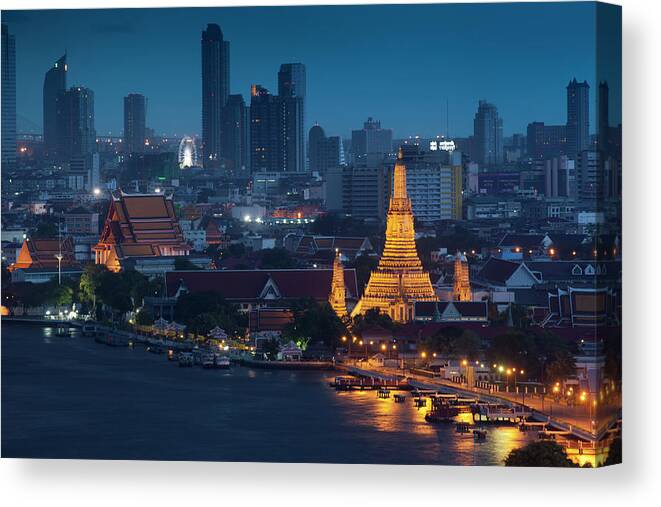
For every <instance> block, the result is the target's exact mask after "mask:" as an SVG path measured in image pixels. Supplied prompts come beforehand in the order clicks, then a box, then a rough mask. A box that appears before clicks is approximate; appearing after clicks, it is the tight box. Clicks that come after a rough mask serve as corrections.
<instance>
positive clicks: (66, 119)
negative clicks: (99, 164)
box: [58, 86, 96, 162]
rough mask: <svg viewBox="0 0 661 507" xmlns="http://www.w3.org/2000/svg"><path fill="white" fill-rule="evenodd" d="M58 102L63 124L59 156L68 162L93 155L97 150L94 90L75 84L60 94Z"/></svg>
mask: <svg viewBox="0 0 661 507" xmlns="http://www.w3.org/2000/svg"><path fill="white" fill-rule="evenodd" d="M58 104H59V105H58V107H59V109H60V111H59V113H58V114H59V115H60V118H61V125H62V127H61V128H62V144H61V145H60V146H59V147H58V152H59V156H60V157H61V159H62V160H64V161H67V162H68V161H70V160H72V159H75V158H80V157H88V156H91V155H92V153H94V152H95V151H96V130H95V129H94V92H93V91H92V90H90V89H89V88H83V87H82V86H74V87H73V88H70V89H69V90H67V91H66V92H64V93H63V94H60V98H59V99H58Z"/></svg>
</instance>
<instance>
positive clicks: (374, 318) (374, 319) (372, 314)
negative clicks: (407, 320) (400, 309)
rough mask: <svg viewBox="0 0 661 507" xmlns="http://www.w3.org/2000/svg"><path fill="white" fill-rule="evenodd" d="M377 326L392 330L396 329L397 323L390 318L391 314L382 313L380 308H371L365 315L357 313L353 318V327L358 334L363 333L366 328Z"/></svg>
mask: <svg viewBox="0 0 661 507" xmlns="http://www.w3.org/2000/svg"><path fill="white" fill-rule="evenodd" d="M375 326H377V327H382V328H384V329H388V330H390V331H392V330H394V329H395V323H394V322H393V321H392V319H391V318H390V315H387V314H385V313H381V312H380V311H379V309H378V308H371V309H370V310H367V311H366V312H365V314H364V315H356V317H354V319H353V329H354V331H355V332H356V333H358V334H360V333H362V331H364V330H365V329H368V328H370V327H375Z"/></svg>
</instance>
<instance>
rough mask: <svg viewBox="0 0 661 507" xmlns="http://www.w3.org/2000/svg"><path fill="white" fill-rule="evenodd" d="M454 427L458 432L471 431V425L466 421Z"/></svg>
mask: <svg viewBox="0 0 661 507" xmlns="http://www.w3.org/2000/svg"><path fill="white" fill-rule="evenodd" d="M454 429H455V431H456V432H457V433H462V434H465V433H470V432H471V429H470V425H469V424H468V423H465V422H458V423H456V424H455V426H454Z"/></svg>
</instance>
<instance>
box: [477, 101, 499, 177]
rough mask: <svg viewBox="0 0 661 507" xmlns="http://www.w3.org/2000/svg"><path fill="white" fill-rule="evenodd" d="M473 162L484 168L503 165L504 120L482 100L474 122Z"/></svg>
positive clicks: (492, 106)
mask: <svg viewBox="0 0 661 507" xmlns="http://www.w3.org/2000/svg"><path fill="white" fill-rule="evenodd" d="M473 160H474V161H475V162H477V163H478V164H480V165H481V166H483V167H484V166H495V165H499V164H502V163H503V120H502V118H500V117H499V116H498V109H497V108H496V106H495V105H493V104H490V103H489V102H487V101H486V100H480V102H479V104H478V107H477V112H476V113H475V119H474V120H473Z"/></svg>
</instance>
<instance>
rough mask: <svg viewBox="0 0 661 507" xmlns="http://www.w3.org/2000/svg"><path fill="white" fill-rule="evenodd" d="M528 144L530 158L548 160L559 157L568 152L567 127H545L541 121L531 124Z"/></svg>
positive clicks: (527, 139)
mask: <svg viewBox="0 0 661 507" xmlns="http://www.w3.org/2000/svg"><path fill="white" fill-rule="evenodd" d="M526 142H527V144H528V156H529V157H530V158H533V159H538V160H548V159H550V158H553V157H559V156H561V155H564V154H565V153H566V152H567V126H566V125H544V122H541V121H535V122H533V123H529V124H528V130H527V135H526Z"/></svg>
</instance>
